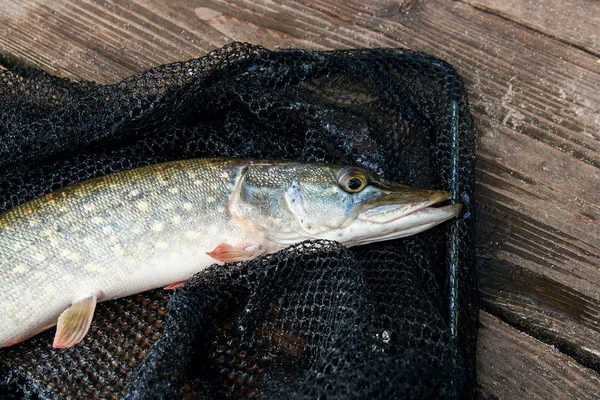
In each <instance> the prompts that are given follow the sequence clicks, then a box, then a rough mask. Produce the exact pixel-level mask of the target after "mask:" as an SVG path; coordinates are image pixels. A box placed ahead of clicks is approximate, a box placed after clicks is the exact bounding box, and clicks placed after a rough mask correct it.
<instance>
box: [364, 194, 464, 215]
mask: <svg viewBox="0 0 600 400" xmlns="http://www.w3.org/2000/svg"><path fill="white" fill-rule="evenodd" d="M451 196H452V195H451V194H450V193H449V192H446V191H443V190H425V189H418V190H414V191H411V193H410V196H407V194H406V193H405V192H404V193H402V194H400V195H399V194H396V193H391V194H390V195H388V196H386V198H384V199H381V200H383V201H379V202H374V203H376V204H377V203H379V204H378V205H374V206H371V207H370V208H369V209H367V210H365V211H363V212H361V213H360V214H359V215H358V219H360V220H362V221H364V222H368V223H372V224H388V223H391V222H394V221H397V220H399V219H401V218H407V217H409V216H412V217H413V218H411V219H415V218H414V217H421V219H423V220H427V221H428V220H436V219H438V218H442V219H443V220H446V219H449V218H452V217H455V216H457V215H458V214H459V213H460V211H461V210H462V204H450V205H444V204H445V203H446V200H448V199H449V198H450V197H451Z"/></svg>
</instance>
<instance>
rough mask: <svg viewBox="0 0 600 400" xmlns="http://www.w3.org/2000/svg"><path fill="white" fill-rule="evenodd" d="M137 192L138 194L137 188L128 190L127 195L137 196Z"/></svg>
mask: <svg viewBox="0 0 600 400" xmlns="http://www.w3.org/2000/svg"><path fill="white" fill-rule="evenodd" d="M138 194H140V191H139V190H137V189H133V190H132V191H130V192H129V195H130V196H131V197H135V196H137V195H138Z"/></svg>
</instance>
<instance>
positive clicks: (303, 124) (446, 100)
mask: <svg viewBox="0 0 600 400" xmlns="http://www.w3.org/2000/svg"><path fill="white" fill-rule="evenodd" d="M0 78H1V81H0V211H5V210H8V209H10V208H12V207H14V206H16V205H17V204H20V203H23V202H25V201H27V200H30V199H33V198H35V197H38V196H40V195H42V194H44V193H48V192H50V191H53V190H55V189H58V188H60V187H64V186H67V185H70V184H73V183H76V182H79V181H82V180H86V179H89V178H92V177H95V176H99V175H103V174H107V173H110V172H115V171H120V170H123V169H128V168H133V167H139V166H142V165H147V164H151V163H157V162H162V161H167V160H176V159H184V158H195V157H208V156H210V157H213V156H223V157H244V158H249V157H252V158H269V159H301V160H307V161H324V162H334V163H339V164H349V165H358V166H362V167H364V168H366V169H369V170H371V171H374V172H376V173H379V174H381V175H383V176H385V177H387V178H390V179H393V180H396V181H399V182H403V183H406V184H410V185H414V186H421V187H429V188H436V189H446V190H448V191H450V192H452V193H453V194H454V198H455V199H456V200H457V201H459V202H462V203H464V204H465V206H466V207H465V211H464V212H463V213H462V214H461V215H460V216H459V218H457V219H455V220H452V221H449V222H447V223H445V224H443V225H440V226H438V227H436V228H434V229H432V230H429V231H427V232H424V233H421V234H419V235H417V236H414V237H410V238H406V239H402V240H395V241H388V242H382V243H377V244H373V245H369V246H363V247H357V248H353V249H347V248H344V247H342V246H340V245H339V244H336V243H334V242H325V241H314V242H305V243H301V244H298V245H295V246H292V247H291V248H289V249H286V250H283V251H281V252H279V253H276V254H273V255H269V256H265V257H260V258H258V259H256V260H253V261H250V262H245V263H231V264H226V265H223V266H213V267H211V268H209V269H208V270H206V271H204V272H201V273H199V274H197V275H196V276H194V277H193V278H192V279H191V281H190V282H188V283H187V284H186V285H185V286H183V287H182V288H179V289H177V290H175V291H174V292H165V291H163V290H155V291H152V292H148V293H143V294H140V295H136V296H132V297H129V298H125V299H120V300H116V301H111V302H106V303H101V304H99V305H98V307H97V311H96V316H95V318H94V322H93V323H92V327H91V330H90V332H89V334H88V336H86V338H85V339H84V341H83V342H82V343H81V344H79V345H77V346H75V347H74V348H71V349H66V350H55V349H52V348H51V343H52V336H53V334H54V332H53V330H50V331H47V332H45V333H43V334H40V335H38V336H36V337H34V338H33V339H31V340H28V341H26V342H23V343H21V344H18V345H16V346H13V347H9V348H5V349H0V373H2V378H1V379H0V396H4V397H8V398H21V397H25V398H49V399H59V398H72V399H80V398H86V399H88V398H131V399H138V398H139V399H146V398H169V399H171V398H190V399H191V398H207V399H221V398H230V399H239V398H251V397H259V398H281V399H284V398H292V397H294V398H307V399H308V398H310V399H313V398H330V399H350V398H361V399H362V398H381V399H391V398H469V397H471V396H472V395H473V393H474V387H475V341H476V329H477V313H478V307H477V301H476V299H477V297H476V294H477V290H476V280H475V270H474V267H473V242H472V227H473V216H472V208H471V207H472V205H471V199H472V193H473V168H474V138H473V131H472V125H471V124H472V123H471V118H470V115H469V112H468V107H467V101H466V99H465V97H464V91H463V87H462V84H461V82H460V79H459V78H458V76H457V74H456V72H455V71H454V69H453V68H452V67H451V66H449V65H448V64H446V63H445V62H443V61H440V60H438V59H435V58H433V57H431V56H428V55H424V54H418V53H413V52H408V51H405V50H397V49H384V50H348V51H334V52H310V51H302V50H284V51H276V52H272V51H268V50H266V49H263V48H261V47H256V46H251V45H246V44H232V45H228V46H226V47H224V48H222V49H219V50H216V51H214V52H212V53H210V54H208V55H207V56H205V57H202V58H199V59H196V60H191V61H186V62H179V63H174V64H170V65H165V66H161V67H157V68H154V69H151V70H148V71H145V72H143V73H140V74H138V75H134V76H132V77H130V78H127V79H125V80H123V81H121V82H119V83H116V84H113V85H99V84H94V83H90V82H72V81H68V80H64V79H59V78H56V77H53V76H50V75H48V74H46V73H44V72H41V71H38V70H33V69H28V68H21V67H19V66H16V65H13V66H11V67H9V69H8V70H5V71H0ZM0 251H1V249H0ZM167 299H168V300H167ZM0 318H1V316H0ZM0 323H1V321H0Z"/></svg>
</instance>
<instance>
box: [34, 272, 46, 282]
mask: <svg viewBox="0 0 600 400" xmlns="http://www.w3.org/2000/svg"><path fill="white" fill-rule="evenodd" d="M33 277H34V279H35V280H37V281H45V280H46V278H47V277H48V274H46V273H45V272H43V271H38V272H36V273H35V274H34V275H33Z"/></svg>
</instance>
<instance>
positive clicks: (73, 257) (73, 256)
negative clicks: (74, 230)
mask: <svg viewBox="0 0 600 400" xmlns="http://www.w3.org/2000/svg"><path fill="white" fill-rule="evenodd" d="M60 255H61V256H63V257H64V258H66V259H67V260H69V261H77V260H79V258H80V257H79V254H77V253H75V252H74V251H72V250H68V249H63V250H61V252H60Z"/></svg>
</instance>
